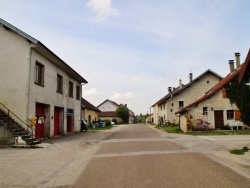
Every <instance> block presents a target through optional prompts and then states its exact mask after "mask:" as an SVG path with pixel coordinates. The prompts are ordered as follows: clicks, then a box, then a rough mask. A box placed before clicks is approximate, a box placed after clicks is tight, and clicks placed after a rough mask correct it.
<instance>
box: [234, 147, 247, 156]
mask: <svg viewBox="0 0 250 188" xmlns="http://www.w3.org/2000/svg"><path fill="white" fill-rule="evenodd" d="M248 150H249V148H248V147H246V146H245V147H243V148H242V149H233V150H230V153H231V154H235V155H244V154H245V153H246V152H248Z"/></svg>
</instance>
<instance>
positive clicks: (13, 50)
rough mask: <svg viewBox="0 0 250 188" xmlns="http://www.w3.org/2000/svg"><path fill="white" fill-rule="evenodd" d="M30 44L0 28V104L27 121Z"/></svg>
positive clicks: (11, 32) (9, 31)
mask: <svg viewBox="0 0 250 188" xmlns="http://www.w3.org/2000/svg"><path fill="white" fill-rule="evenodd" d="M30 46H31V44H30V43H29V42H28V41H27V40H26V39H24V38H23V37H19V35H17V34H16V33H14V32H13V31H11V30H6V29H4V28H3V27H2V26H0V57H1V58H0V91H1V92H0V102H1V103H3V104H4V105H6V106H7V107H8V108H9V109H10V110H11V111H13V112H14V113H15V114H16V115H17V116H19V117H20V118H21V119H22V120H24V121H25V120H26V119H27V108H28V106H27V105H28V91H29V90H28V88H29V69H30V67H29V66H30V65H29V61H30V60H29V58H30Z"/></svg>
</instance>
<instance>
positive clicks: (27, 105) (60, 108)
mask: <svg viewBox="0 0 250 188" xmlns="http://www.w3.org/2000/svg"><path fill="white" fill-rule="evenodd" d="M83 83H87V81H86V80H85V79H84V78H83V77H82V76H81V75H79V74H78V73H77V72H76V71H75V70H74V69H72V68H71V67H70V66H69V65H68V64H66V63H65V62H64V61H63V60H62V59H60V58H59V57H58V56H57V55H56V54H54V53H53V52H52V51H51V50H50V49H48V48H47V47H46V46H45V45H44V44H42V43H41V42H40V41H38V40H37V39H35V38H33V37H31V36H30V35H28V34H26V33H25V32H23V31H21V30H20V29H18V28H16V27H15V26H13V25H11V24H9V23H8V22H6V21H4V20H2V19H0V91H1V92H0V104H1V109H2V110H3V109H4V110H6V109H5V108H3V105H4V106H6V107H7V108H8V109H10V110H11V111H12V112H13V113H14V114H16V116H17V117H19V118H20V119H17V118H16V117H13V118H14V119H15V120H16V121H17V122H20V120H22V121H23V122H25V123H26V124H30V121H29V120H32V122H34V124H33V125H34V129H35V137H36V138H50V137H54V136H57V135H60V134H67V133H69V132H76V131H80V123H81V122H80V120H81V96H82V84H83ZM24 128H25V127H24Z"/></svg>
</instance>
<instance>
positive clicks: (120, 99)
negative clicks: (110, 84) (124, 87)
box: [110, 92, 136, 104]
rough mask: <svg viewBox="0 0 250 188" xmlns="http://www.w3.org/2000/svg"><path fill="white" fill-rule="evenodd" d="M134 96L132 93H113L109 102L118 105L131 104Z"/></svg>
mask: <svg viewBox="0 0 250 188" xmlns="http://www.w3.org/2000/svg"><path fill="white" fill-rule="evenodd" d="M135 99H136V96H135V95H134V93H132V92H126V93H124V94H122V93H119V92H114V93H113V95H112V96H111V97H110V100H113V101H114V102H116V103H118V104H120V103H122V104H131V103H133V102H134V101H135Z"/></svg>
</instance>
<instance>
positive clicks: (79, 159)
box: [0, 125, 250, 188]
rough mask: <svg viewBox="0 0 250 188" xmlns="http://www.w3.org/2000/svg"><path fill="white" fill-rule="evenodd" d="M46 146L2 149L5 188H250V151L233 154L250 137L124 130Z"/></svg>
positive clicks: (52, 141)
mask: <svg viewBox="0 0 250 188" xmlns="http://www.w3.org/2000/svg"><path fill="white" fill-rule="evenodd" d="M41 146H43V147H44V148H41V149H0V187H1V188H2V187H3V188H5V187H18V188H19V187H21V188H26V187H27V188H31V187H32V188H33V187H38V188H40V187H42V188H43V187H46V188H47V187H98V188H99V187H101V188H103V187H104V188H105V187H111V188H112V187H181V186H182V187H250V186H249V185H250V183H249V179H250V152H248V153H246V154H245V155H243V156H236V155H231V154H230V153H229V152H228V150H230V149H233V148H235V147H242V146H248V147H250V137H249V136H211V137H194V136H188V135H179V134H168V133H166V132H163V131H160V130H157V129H155V128H153V127H152V126H144V125H123V126H116V127H114V128H113V129H111V130H105V131H96V132H82V133H76V134H71V135H67V136H61V137H59V138H56V139H49V140H45V141H43V144H42V145H41ZM217 161H218V162H219V163H218V162H217ZM240 174H241V175H240Z"/></svg>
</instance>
